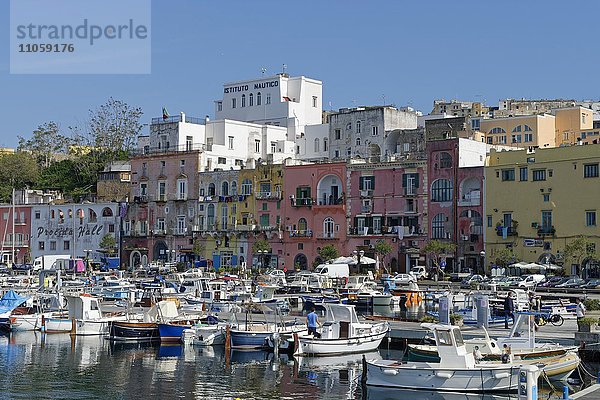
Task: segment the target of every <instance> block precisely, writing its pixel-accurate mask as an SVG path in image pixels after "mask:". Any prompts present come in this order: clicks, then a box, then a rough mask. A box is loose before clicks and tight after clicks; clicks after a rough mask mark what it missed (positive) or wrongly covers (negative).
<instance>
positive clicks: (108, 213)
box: [102, 207, 113, 217]
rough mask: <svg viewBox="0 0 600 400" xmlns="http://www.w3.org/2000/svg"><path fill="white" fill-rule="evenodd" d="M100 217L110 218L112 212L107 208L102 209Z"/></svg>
mask: <svg viewBox="0 0 600 400" xmlns="http://www.w3.org/2000/svg"><path fill="white" fill-rule="evenodd" d="M102 216H103V217H112V216H113V212H112V210H111V209H110V208H109V207H104V208H103V209H102Z"/></svg>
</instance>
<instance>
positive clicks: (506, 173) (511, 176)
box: [502, 169, 515, 181]
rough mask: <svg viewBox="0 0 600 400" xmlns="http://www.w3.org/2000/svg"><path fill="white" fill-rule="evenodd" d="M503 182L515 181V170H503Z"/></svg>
mask: <svg viewBox="0 0 600 400" xmlns="http://www.w3.org/2000/svg"><path fill="white" fill-rule="evenodd" d="M502 180H503V181H514V180H515V170H514V169H503V170H502Z"/></svg>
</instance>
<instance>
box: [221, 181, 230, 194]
mask: <svg viewBox="0 0 600 400" xmlns="http://www.w3.org/2000/svg"><path fill="white" fill-rule="evenodd" d="M221 196H229V182H227V181H223V183H222V184H221Z"/></svg>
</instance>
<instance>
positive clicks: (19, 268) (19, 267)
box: [12, 264, 33, 271]
mask: <svg viewBox="0 0 600 400" xmlns="http://www.w3.org/2000/svg"><path fill="white" fill-rule="evenodd" d="M12 268H13V270H15V271H29V270H30V269H32V268H33V264H15V265H13V267H12Z"/></svg>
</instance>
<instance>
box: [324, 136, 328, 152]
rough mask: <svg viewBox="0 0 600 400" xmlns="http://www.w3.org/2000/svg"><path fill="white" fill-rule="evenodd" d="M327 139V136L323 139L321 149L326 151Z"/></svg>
mask: <svg viewBox="0 0 600 400" xmlns="http://www.w3.org/2000/svg"><path fill="white" fill-rule="evenodd" d="M328 143H329V141H328V140H327V138H325V139H323V151H327V148H328Z"/></svg>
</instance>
